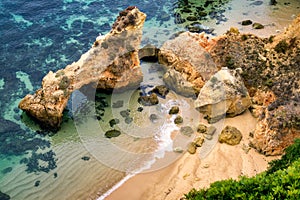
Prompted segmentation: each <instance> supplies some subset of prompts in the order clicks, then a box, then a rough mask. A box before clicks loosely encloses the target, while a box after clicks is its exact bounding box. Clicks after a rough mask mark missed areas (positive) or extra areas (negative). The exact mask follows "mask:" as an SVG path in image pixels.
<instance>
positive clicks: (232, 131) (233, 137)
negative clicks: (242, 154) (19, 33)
mask: <svg viewBox="0 0 300 200" xmlns="http://www.w3.org/2000/svg"><path fill="white" fill-rule="evenodd" d="M242 137H243V135H242V133H241V131H239V130H238V129H237V128H235V127H232V126H226V127H225V128H224V129H223V130H222V132H221V134H220V135H219V138H218V141H219V142H220V143H226V144H229V145H237V144H239V143H240V141H241V140H242Z"/></svg>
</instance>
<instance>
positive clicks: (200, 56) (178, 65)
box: [158, 32, 217, 97]
mask: <svg viewBox="0 0 300 200" xmlns="http://www.w3.org/2000/svg"><path fill="white" fill-rule="evenodd" d="M206 45H208V40H207V38H205V37H204V35H203V34H193V33H188V32H185V33H181V34H179V35H178V36H177V37H175V38H174V39H172V40H169V41H166V42H165V43H164V44H163V46H162V47H161V48H160V51H159V52H158V61H159V63H160V64H162V65H164V66H165V70H166V73H165V75H164V77H163V79H164V82H165V83H166V85H167V86H168V87H169V88H171V89H173V90H174V91H176V92H177V93H178V94H181V95H183V96H187V97H197V95H198V94H199V92H200V89H201V88H202V87H203V85H204V82H205V81H206V80H208V79H209V78H210V76H211V75H212V74H214V73H215V72H216V71H217V67H216V65H215V64H214V62H213V60H212V59H211V57H210V54H209V53H208V52H207V51H206V49H205V47H206Z"/></svg>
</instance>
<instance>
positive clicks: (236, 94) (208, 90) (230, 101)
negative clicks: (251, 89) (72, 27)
mask: <svg viewBox="0 0 300 200" xmlns="http://www.w3.org/2000/svg"><path fill="white" fill-rule="evenodd" d="M250 105H251V99H250V96H249V94H248V91H247V88H246V87H245V85H244V82H243V80H242V78H241V77H240V75H239V73H238V72H237V71H235V70H229V69H228V68H222V69H221V70H220V71H219V72H217V73H216V74H215V75H213V76H212V77H211V78H210V80H209V81H207V82H206V83H205V85H204V86H203V88H202V89H201V91H200V94H199V96H198V98H197V100H196V101H195V107H196V109H197V110H199V111H200V112H201V113H203V114H204V116H205V117H206V118H207V119H208V122H209V123H215V122H217V121H218V120H220V119H221V118H223V117H224V116H225V115H227V116H230V117H234V116H236V115H239V114H241V113H242V112H244V111H245V110H246V109H248V108H249V106H250Z"/></svg>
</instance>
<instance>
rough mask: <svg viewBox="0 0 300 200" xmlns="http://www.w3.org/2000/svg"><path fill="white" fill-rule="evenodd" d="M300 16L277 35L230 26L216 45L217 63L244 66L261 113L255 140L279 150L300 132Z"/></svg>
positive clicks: (267, 150) (262, 148) (266, 149)
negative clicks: (257, 32) (241, 30)
mask: <svg viewBox="0 0 300 200" xmlns="http://www.w3.org/2000/svg"><path fill="white" fill-rule="evenodd" d="M299 29H300V16H298V17H297V18H296V19H295V20H294V22H293V23H292V24H291V25H290V26H289V27H288V28H287V29H286V31H285V32H284V33H282V34H279V35H277V36H275V37H274V36H271V37H269V38H265V39H264V38H259V37H257V36H255V35H251V34H240V33H239V32H238V31H229V32H227V33H226V35H224V36H222V37H219V38H218V39H215V44H214V45H213V47H211V48H210V50H209V52H210V53H211V55H212V58H213V59H214V61H215V63H216V64H217V65H218V66H221V67H228V68H230V69H236V68H242V70H243V72H242V74H241V75H242V77H243V79H244V80H245V85H246V87H247V88H248V90H249V94H250V96H251V97H252V100H253V103H254V105H253V106H252V108H251V110H252V112H253V114H254V116H256V117H258V123H257V126H256V129H255V130H254V131H253V132H252V134H251V136H253V138H252V139H251V143H250V145H251V146H252V147H254V148H255V149H257V150H258V151H259V152H261V153H263V154H265V155H279V154H282V153H283V152H284V149H285V148H286V147H287V146H289V145H290V144H292V143H293V141H294V139H295V138H300V118H299V116H300V109H299V107H300V104H299V102H300V88H299V85H300V70H299V62H300V56H299V55H300V40H299V39H300V32H299Z"/></svg>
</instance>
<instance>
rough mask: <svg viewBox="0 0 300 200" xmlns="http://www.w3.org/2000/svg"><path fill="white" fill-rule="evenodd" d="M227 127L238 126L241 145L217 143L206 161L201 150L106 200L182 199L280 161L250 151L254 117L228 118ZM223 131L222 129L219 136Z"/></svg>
mask: <svg viewBox="0 0 300 200" xmlns="http://www.w3.org/2000/svg"><path fill="white" fill-rule="evenodd" d="M225 125H232V126H235V127H237V128H238V129H239V130H240V131H241V132H242V134H243V139H242V141H241V143H240V144H239V145H236V146H230V145H227V144H220V143H217V144H216V145H215V147H214V148H213V149H212V151H211V152H210V153H209V154H208V155H207V156H206V157H204V158H202V159H201V158H200V156H199V152H200V151H201V148H200V149H198V150H197V153H196V154H194V155H191V154H189V153H187V152H186V153H184V155H183V156H182V157H181V158H180V159H179V160H177V161H176V162H174V163H172V164H171V165H169V166H167V167H166V168H163V169H161V170H158V171H153V172H149V173H140V174H138V175H136V176H134V177H133V178H131V179H129V180H128V181H127V182H126V183H125V184H123V185H122V186H121V187H119V188H118V189H117V190H115V191H114V192H112V194H111V195H109V196H108V197H107V198H106V199H108V200H115V199H131V200H135V199H136V200H138V199H139V200H141V199H170V200H171V199H172V200H173V199H180V198H181V197H183V196H184V194H186V193H188V192H189V191H190V190H191V189H192V188H204V187H208V186H209V185H210V184H211V183H213V182H215V181H218V180H223V179H228V178H233V179H237V178H238V177H239V176H241V175H246V176H254V175H256V174H257V173H260V172H262V171H264V170H266V169H267V166H268V162H269V161H270V160H272V159H275V158H276V157H265V156H263V155H261V154H259V153H258V152H256V151H255V150H254V149H250V150H249V151H247V150H246V149H247V145H248V143H249V133H250V131H252V130H253V129H254V127H255V125H256V119H255V118H253V117H252V116H251V113H250V112H249V111H247V112H246V113H244V114H242V115H240V116H238V117H235V118H227V119H226V120H225V122H224V127H225ZM220 131H221V129H219V128H218V129H217V132H218V133H219V132H220ZM218 133H217V134H218ZM214 137H216V136H214Z"/></svg>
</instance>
